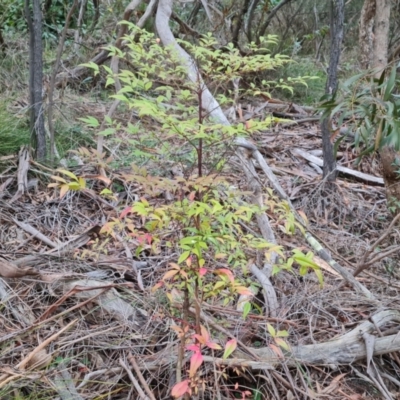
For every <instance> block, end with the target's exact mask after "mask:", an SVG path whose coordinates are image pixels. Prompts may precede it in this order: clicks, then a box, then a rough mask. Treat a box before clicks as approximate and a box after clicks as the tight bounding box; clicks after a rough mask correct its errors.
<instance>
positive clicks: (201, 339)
mask: <svg viewBox="0 0 400 400" xmlns="http://www.w3.org/2000/svg"><path fill="white" fill-rule="evenodd" d="M193 337H194V338H196V339H197V340H198V341H199V343H201V344H206V340H205V339H204V337H203V336H202V335H197V334H196V335H193Z"/></svg>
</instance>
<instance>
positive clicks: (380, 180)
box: [292, 149, 384, 185]
mask: <svg viewBox="0 0 400 400" xmlns="http://www.w3.org/2000/svg"><path fill="white" fill-rule="evenodd" d="M292 153H293V154H294V155H299V156H301V157H303V158H304V159H306V160H307V161H310V162H312V163H314V164H316V165H318V166H319V167H322V166H323V165H324V161H323V160H321V159H320V158H318V157H315V156H313V155H312V154H310V153H307V152H306V151H304V150H301V149H292ZM336 169H337V170H338V171H339V172H343V173H344V174H347V175H351V176H355V177H356V178H359V179H362V180H364V181H368V182H373V183H379V184H380V185H384V181H383V178H379V177H378V176H373V175H369V174H364V172H360V171H355V170H353V169H351V168H346V167H341V166H340V165H338V166H337V167H336Z"/></svg>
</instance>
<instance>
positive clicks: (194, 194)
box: [188, 192, 196, 201]
mask: <svg viewBox="0 0 400 400" xmlns="http://www.w3.org/2000/svg"><path fill="white" fill-rule="evenodd" d="M195 197H196V192H190V193H189V196H188V198H189V200H190V201H193V200H194V198H195Z"/></svg>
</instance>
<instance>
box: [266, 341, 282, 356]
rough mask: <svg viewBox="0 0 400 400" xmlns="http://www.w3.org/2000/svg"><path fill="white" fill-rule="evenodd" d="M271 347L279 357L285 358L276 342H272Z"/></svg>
mask: <svg viewBox="0 0 400 400" xmlns="http://www.w3.org/2000/svg"><path fill="white" fill-rule="evenodd" d="M269 347H270V348H271V350H272V351H273V352H274V353H275V355H276V356H277V357H278V358H283V353H282V350H281V349H280V348H279V347H278V346H275V345H274V344H272V343H270V345H269Z"/></svg>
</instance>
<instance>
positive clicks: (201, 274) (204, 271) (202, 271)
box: [199, 267, 207, 276]
mask: <svg viewBox="0 0 400 400" xmlns="http://www.w3.org/2000/svg"><path fill="white" fill-rule="evenodd" d="M206 273H207V268H204V267H203V268H200V269H199V275H200V276H204V275H205V274H206Z"/></svg>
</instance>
